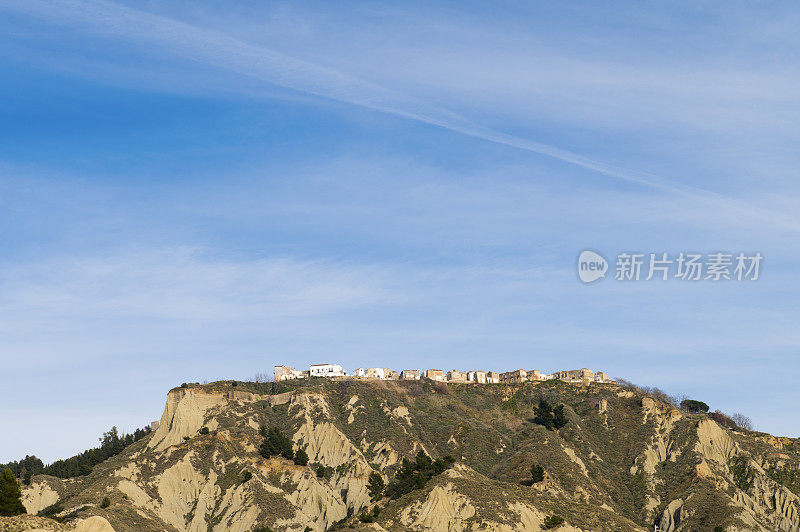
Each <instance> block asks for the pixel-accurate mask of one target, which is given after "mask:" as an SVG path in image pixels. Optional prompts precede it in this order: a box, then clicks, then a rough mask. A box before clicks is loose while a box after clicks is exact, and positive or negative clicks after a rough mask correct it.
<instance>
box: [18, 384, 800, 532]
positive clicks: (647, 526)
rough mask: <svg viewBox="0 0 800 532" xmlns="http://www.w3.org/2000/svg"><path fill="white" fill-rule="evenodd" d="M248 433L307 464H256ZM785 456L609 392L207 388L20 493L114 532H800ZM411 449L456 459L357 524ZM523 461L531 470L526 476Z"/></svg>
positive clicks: (774, 446) (798, 503)
mask: <svg viewBox="0 0 800 532" xmlns="http://www.w3.org/2000/svg"><path fill="white" fill-rule="evenodd" d="M542 399H544V400H546V401H547V402H548V403H549V404H551V405H564V412H565V415H566V420H567V422H566V424H565V425H564V426H563V427H560V428H559V429H557V430H553V429H548V428H545V427H544V426H542V425H541V424H539V423H537V421H540V420H538V419H537V418H536V415H535V410H536V408H537V406H538V405H539V403H540V400H542ZM262 425H264V426H270V427H272V426H274V427H278V428H280V429H281V430H282V431H283V432H284V434H286V435H287V436H288V437H290V438H291V439H292V441H293V443H294V446H295V448H296V449H297V448H303V449H305V451H306V452H307V454H308V456H309V465H308V466H299V465H295V464H294V463H293V462H291V461H289V460H286V459H284V458H280V457H272V458H268V459H265V458H263V457H261V456H260V455H259V453H258V446H259V445H260V443H261V441H262V437H261V436H260V435H259V431H258V429H259V427H260V426H262ZM204 428H205V429H208V430H207V431H206V430H205V429H204ZM201 429H203V430H201ZM798 449H800V445H798V443H797V441H796V440H792V439H789V438H773V437H771V436H768V435H763V434H757V433H749V432H745V431H731V430H728V429H725V428H722V427H720V426H719V425H717V424H716V423H715V422H714V421H713V420H711V419H709V418H708V417H706V416H704V415H687V414H683V413H681V412H678V411H677V410H675V409H674V408H673V407H671V406H670V405H667V404H664V403H661V402H659V401H658V400H656V399H654V398H651V397H646V396H642V395H637V394H635V393H633V392H630V391H622V390H620V389H619V388H617V387H616V386H614V385H591V386H590V387H588V388H585V387H578V386H572V385H568V384H564V383H561V382H552V381H548V382H543V383H526V384H523V385H514V386H506V385H477V386H476V385H468V384H464V385H449V386H444V385H441V384H440V385H433V384H432V383H429V382H423V381H420V382H408V383H404V382H359V381H322V380H314V381H311V382H297V383H292V384H280V385H263V384H262V385H256V384H248V383H240V384H239V385H238V386H236V387H233V386H231V385H229V384H226V383H216V384H213V385H207V386H199V385H193V386H189V387H186V388H177V389H175V390H172V391H171V392H170V393H169V394H168V397H167V405H166V407H165V409H164V414H163V416H162V418H161V423H160V426H159V428H158V429H157V430H156V431H155V432H154V433H153V434H152V435H151V436H149V437H148V438H146V439H145V440H142V441H140V442H137V443H136V444H134V445H132V446H131V447H129V448H128V449H126V450H125V452H123V453H122V454H121V455H119V456H116V457H114V458H112V459H110V460H108V461H106V462H104V463H102V464H100V465H98V466H96V467H95V469H94V471H93V472H92V473H91V474H90V475H89V476H87V477H82V478H78V479H70V480H66V481H60V480H58V479H52V478H49V477H42V476H40V477H35V478H34V480H33V482H32V483H31V485H30V486H28V487H26V488H25V489H24V502H25V504H26V507H27V508H28V509H29V511H30V512H35V511H38V510H41V509H42V508H44V507H46V506H50V505H52V504H54V503H58V505H60V506H61V507H62V508H63V509H62V510H61V512H60V515H61V516H67V515H72V516H77V517H79V518H86V517H89V516H91V515H97V516H102V517H103V518H105V519H107V520H108V521H109V522H110V523H111V525H112V526H113V527H114V529H115V530H117V531H125V530H132V531H133V530H137V531H138V530H153V531H155V530H170V531H172V530H174V531H184V530H186V531H208V530H211V531H250V530H252V529H253V528H254V527H256V526H258V525H268V526H269V527H271V528H272V529H273V530H275V531H278V530H292V531H297V532H308V531H309V530H310V531H323V530H328V529H331V528H332V527H334V526H336V527H338V528H339V529H348V528H351V529H359V530H377V531H380V530H387V531H392V530H398V531H399V530H415V531H442V532H444V531H464V532H466V531H478V530H480V531H498V532H500V531H502V532H512V531H523V530H525V531H528V530H541V529H544V528H545V527H546V522H547V520H548V518H551V519H552V516H555V515H558V516H561V517H563V518H564V520H565V522H564V523H563V524H562V525H560V527H559V528H558V529H559V530H587V531H588V530H652V525H653V524H655V523H657V524H659V525H660V527H661V530H667V531H682V530H687V531H688V530H714V528H715V527H717V526H719V527H722V529H723V530H783V531H800V499H799V498H798V496H797V492H798V491H800V490H799V489H798V482H797V481H798V480H800V472H798V471H800V466H799V465H798V464H800V452H798ZM420 450H422V451H424V452H426V453H427V454H429V455H430V456H432V457H434V458H436V457H442V456H445V455H450V456H452V457H454V458H455V459H456V463H455V465H454V466H453V467H451V468H450V469H448V470H446V471H445V472H444V473H441V474H439V475H436V476H434V477H433V478H432V479H431V480H429V481H428V482H427V484H425V485H424V486H423V487H421V488H419V489H415V490H413V491H411V492H410V493H407V494H405V495H403V496H402V497H400V498H398V499H396V500H389V499H383V500H381V501H379V502H378V503H377V504H378V505H379V506H380V507H381V512H380V514H379V515H378V516H377V518H375V519H374V522H361V521H362V520H361V519H359V518H358V516H359V515H360V514H365V513H367V512H371V511H372V510H373V509H374V506H375V505H376V503H375V502H373V501H371V498H370V494H369V489H368V482H369V477H370V474H372V473H378V474H380V475H382V477H383V478H384V479H385V480H386V482H387V483H388V482H389V481H390V480H391V479H393V478H394V476H395V474H396V472H397V470H398V468H399V467H400V462H401V460H402V458H403V457H409V458H411V457H413V456H414V455H415V454H416V453H417V452H418V451H420ZM534 463H535V464H539V465H541V466H543V467H544V469H545V471H546V475H545V480H543V481H541V482H537V483H533V484H532V485H531V481H530V468H531V465H532V464H534ZM323 468H324V469H323ZM106 496H107V497H109V498H110V500H111V505H110V506H108V507H107V508H101V507H100V501H101V500H102V499H103V497H106ZM370 520H372V519H371V518H366V519H363V521H370Z"/></svg>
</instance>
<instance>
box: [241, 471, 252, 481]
mask: <svg viewBox="0 0 800 532" xmlns="http://www.w3.org/2000/svg"><path fill="white" fill-rule="evenodd" d="M251 478H253V473H251V472H250V471H248V470H247V469H245V470H244V473H242V484H244V483H245V482H247V481H249V480H250V479H251Z"/></svg>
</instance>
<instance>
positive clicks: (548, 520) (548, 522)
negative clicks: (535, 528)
mask: <svg viewBox="0 0 800 532" xmlns="http://www.w3.org/2000/svg"><path fill="white" fill-rule="evenodd" d="M563 522H564V518H563V517H561V516H560V515H548V516H547V517H545V518H544V529H545V530H550V529H551V528H555V527H557V526H558V525H560V524H561V523H563Z"/></svg>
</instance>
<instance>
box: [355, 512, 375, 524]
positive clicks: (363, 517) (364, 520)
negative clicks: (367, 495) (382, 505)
mask: <svg viewBox="0 0 800 532" xmlns="http://www.w3.org/2000/svg"><path fill="white" fill-rule="evenodd" d="M358 520H359V521H361V522H362V523H374V522H375V518H374V517H373V516H372V514H368V513H362V514H361V515H359V516H358Z"/></svg>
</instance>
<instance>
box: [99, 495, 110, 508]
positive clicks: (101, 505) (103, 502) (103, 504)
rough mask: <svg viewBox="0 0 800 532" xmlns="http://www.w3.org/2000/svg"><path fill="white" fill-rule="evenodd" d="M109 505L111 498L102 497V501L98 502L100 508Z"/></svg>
mask: <svg viewBox="0 0 800 532" xmlns="http://www.w3.org/2000/svg"><path fill="white" fill-rule="evenodd" d="M109 506H111V499H109V498H108V497H103V500H102V502H100V508H108V507H109Z"/></svg>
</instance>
